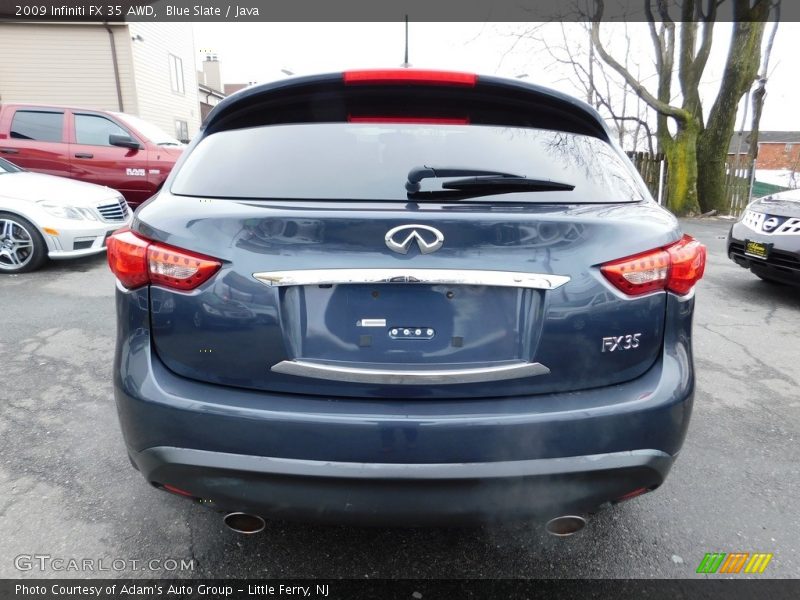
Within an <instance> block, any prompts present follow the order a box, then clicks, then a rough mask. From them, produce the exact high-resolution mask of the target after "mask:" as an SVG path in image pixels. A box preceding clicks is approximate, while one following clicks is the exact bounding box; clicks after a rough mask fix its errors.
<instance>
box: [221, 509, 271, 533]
mask: <svg viewBox="0 0 800 600" xmlns="http://www.w3.org/2000/svg"><path fill="white" fill-rule="evenodd" d="M223 522H224V523H225V525H226V526H227V527H228V529H231V530H233V531H235V532H236V533H242V534H244V535H252V534H254V533H260V532H262V531H264V528H265V527H266V526H267V524H266V523H265V522H264V519H262V518H261V517H259V516H258V515H250V514H247V513H243V512H233V513H228V514H227V515H225V518H224V519H223Z"/></svg>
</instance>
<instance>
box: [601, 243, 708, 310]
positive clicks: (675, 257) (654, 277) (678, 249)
mask: <svg viewBox="0 0 800 600" xmlns="http://www.w3.org/2000/svg"><path fill="white" fill-rule="evenodd" d="M705 265H706V247H705V246H704V245H703V244H701V243H700V242H698V241H697V240H695V239H694V238H693V237H691V236H688V235H684V236H683V237H682V238H681V239H680V240H678V241H677V242H675V243H674V244H671V245H669V246H666V247H664V248H656V249H654V250H649V251H647V252H642V253H641V254H635V255H634V256H628V257H626V258H621V259H619V260H614V261H611V262H607V263H605V264H604V265H602V266H601V267H600V270H601V271H602V273H603V275H605V277H606V279H608V280H609V281H610V282H611V283H613V284H614V285H615V286H616V287H617V288H619V289H620V290H621V291H623V292H625V293H626V294H628V295H629V296H639V295H641V294H647V293H648V292H655V291H659V290H668V291H670V292H674V293H676V294H679V295H684V294H688V293H689V292H690V291H691V289H692V288H693V287H694V285H695V284H696V283H697V282H698V281H700V278H701V277H702V276H703V271H704V269H705Z"/></svg>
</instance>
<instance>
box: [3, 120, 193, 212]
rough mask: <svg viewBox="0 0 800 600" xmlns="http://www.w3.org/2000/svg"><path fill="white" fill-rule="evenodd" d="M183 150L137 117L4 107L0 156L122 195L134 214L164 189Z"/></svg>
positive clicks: (176, 141)
mask: <svg viewBox="0 0 800 600" xmlns="http://www.w3.org/2000/svg"><path fill="white" fill-rule="evenodd" d="M183 147H184V145H183V144H182V143H181V142H179V141H178V140H176V139H175V138H173V137H171V136H169V135H167V134H166V133H164V132H163V131H161V130H160V129H159V128H158V127H156V126H155V125H152V124H150V123H148V122H147V121H144V120H142V119H140V118H138V117H135V116H133V115H127V114H123V113H116V112H108V111H102V110H87V109H82V108H70V107H66V106H39V105H27V104H26V105H23V104H5V105H0V155H2V156H4V157H5V158H8V159H10V160H13V161H14V163H16V164H17V165H19V166H21V167H23V168H25V169H28V170H30V171H36V172H38V173H47V174H49V175H57V176H60V177H70V178H72V179H78V180H80V181H86V182H88V183H96V184H98V185H106V186H108V187H111V188H114V189H117V190H119V191H120V192H122V194H123V196H125V199H126V200H127V201H128V204H129V205H130V206H131V207H132V208H136V207H137V206H138V205H139V204H141V203H142V202H144V201H145V200H147V199H148V198H150V196H152V195H153V194H154V193H155V192H156V191H158V190H159V189H160V188H161V185H162V184H163V183H164V180H165V179H166V178H167V175H169V172H170V171H171V170H172V167H173V166H174V164H175V161H176V160H178V158H179V157H180V155H181V153H182V150H183Z"/></svg>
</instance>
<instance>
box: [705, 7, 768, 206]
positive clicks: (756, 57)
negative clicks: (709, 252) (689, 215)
mask: <svg viewBox="0 0 800 600" xmlns="http://www.w3.org/2000/svg"><path fill="white" fill-rule="evenodd" d="M763 18H764V19H766V14H764V15H763ZM764 25H765V22H764V21H763V20H761V21H752V22H745V21H741V22H737V23H734V26H733V36H732V38H731V45H730V49H729V53H728V60H727V63H726V65H725V73H724V75H723V78H722V85H721V86H720V90H719V95H718V96H717V99H716V102H714V106H713V107H712V109H711V113H710V115H709V119H708V123H707V125H706V128H705V130H704V131H703V132H702V133H701V134H700V137H699V140H698V143H697V161H698V164H697V171H698V174H699V179H698V189H697V193H698V199H699V202H700V208H701V209H702V211H703V212H705V211H709V210H717V211H720V212H725V211H726V210H728V208H729V207H728V198H727V197H726V194H725V178H726V173H725V158H726V156H727V154H728V145H729V144H730V140H731V136H732V135H733V128H734V126H735V120H736V112H737V107H738V105H739V101H740V100H741V99H742V96H743V95H744V94H745V93H746V92H747V90H749V89H750V86H751V85H752V83H753V80H755V78H756V74H757V73H758V66H759V62H760V58H761V38H762V36H763V33H764Z"/></svg>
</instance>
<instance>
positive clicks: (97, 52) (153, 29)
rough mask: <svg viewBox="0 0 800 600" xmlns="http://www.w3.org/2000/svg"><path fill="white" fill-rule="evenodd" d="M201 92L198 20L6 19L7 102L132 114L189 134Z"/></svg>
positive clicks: (2, 63) (0, 35)
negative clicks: (195, 26)
mask: <svg viewBox="0 0 800 600" xmlns="http://www.w3.org/2000/svg"><path fill="white" fill-rule="evenodd" d="M197 90H198V86H197V75H196V71H195V50H194V36H193V33H192V26H191V24H190V23H109V24H107V25H106V24H103V23H49V24H48V23H30V22H25V23H22V22H3V23H0V103H3V102H8V103H11V102H22V103H27V102H30V103H42V104H61V105H69V106H79V107H82V108H94V109H103V110H113V111H119V112H126V113H130V114H133V115H138V116H139V117H141V118H143V119H145V120H147V121H150V122H151V123H153V124H155V125H158V126H159V127H160V128H161V129H163V130H164V131H165V132H167V133H169V134H171V135H174V136H175V137H177V138H179V139H183V140H188V139H190V138H191V137H192V136H194V134H195V133H197V130H198V129H199V127H200V108H199V98H198V91H197Z"/></svg>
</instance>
